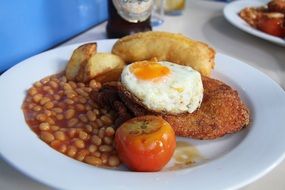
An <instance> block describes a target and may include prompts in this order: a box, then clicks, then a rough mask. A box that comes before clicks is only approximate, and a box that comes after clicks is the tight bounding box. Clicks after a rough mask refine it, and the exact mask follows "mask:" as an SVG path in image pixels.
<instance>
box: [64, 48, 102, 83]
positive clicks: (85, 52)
mask: <svg viewBox="0 0 285 190" xmlns="http://www.w3.org/2000/svg"><path fill="white" fill-rule="evenodd" d="M96 52H97V43H87V44H83V45H81V46H79V47H78V48H76V49H75V50H74V51H73V53H72V56H71V58H70V60H69V61H68V64H67V66H66V69H65V75H66V78H67V79H68V80H78V81H81V78H82V76H81V74H80V73H82V72H81V71H82V70H84V67H85V65H86V64H87V62H88V60H89V59H90V58H91V57H92V55H94V54H96Z"/></svg>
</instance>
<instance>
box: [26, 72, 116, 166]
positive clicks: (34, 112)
mask: <svg viewBox="0 0 285 190" xmlns="http://www.w3.org/2000/svg"><path fill="white" fill-rule="evenodd" d="M98 88H101V84H100V83H99V82H97V81H95V80H91V81H90V82H89V83H86V84H84V83H77V82H74V81H67V79H66V77H65V76H63V75H62V74H60V75H53V76H50V77H45V78H43V79H41V80H40V81H37V82H35V83H34V85H33V86H32V87H31V88H30V89H28V91H27V96H26V98H25V101H24V103H23V111H24V115H25V119H26V121H27V123H28V125H29V126H30V128H31V129H32V130H33V131H34V132H35V133H36V134H37V135H38V136H39V138H40V139H42V140H43V141H44V142H45V143H47V144H48V145H49V146H51V147H52V148H54V149H55V150H57V151H59V152H61V153H63V154H65V155H67V156H69V157H71V158H74V159H76V160H79V161H82V162H85V163H87V164H91V165H95V166H108V167H116V166H118V165H120V160H119V158H118V156H117V153H116V150H115V149H114V146H113V142H114V139H113V138H114V134H115V130H114V127H113V121H114V118H113V117H112V114H111V113H110V111H108V110H106V109H104V108H100V107H99V106H98V105H97V104H96V103H95V102H94V101H93V100H92V99H91V98H90V92H91V91H92V89H98Z"/></svg>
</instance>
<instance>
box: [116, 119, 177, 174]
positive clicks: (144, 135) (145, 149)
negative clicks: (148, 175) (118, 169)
mask: <svg viewBox="0 0 285 190" xmlns="http://www.w3.org/2000/svg"><path fill="white" fill-rule="evenodd" d="M115 146H116V149H117V152H118V155H119V157H120V159H121V161H122V162H124V163H125V164H126V165H127V166H128V168H130V169H131V170H134V171H141V172H153V171H159V170H161V169H162V168H163V167H164V166H165V165H166V164H167V162H168V161H169V160H170V158H171V156H172V155H173V152H174V150H175V147H176V139H175V133H174V131H173V129H172V127H171V126H170V124H169V123H168V122H167V121H165V120H164V119H162V117H158V116H153V115H146V116H141V117H135V118H133V119H130V120H128V121H126V122H125V123H123V124H122V125H121V126H120V127H119V128H118V129H117V131H116V135H115Z"/></svg>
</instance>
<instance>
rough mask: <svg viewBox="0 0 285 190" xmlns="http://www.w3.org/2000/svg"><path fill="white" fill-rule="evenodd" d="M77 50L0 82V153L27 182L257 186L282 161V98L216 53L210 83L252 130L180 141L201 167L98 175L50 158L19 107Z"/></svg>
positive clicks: (26, 66) (104, 47)
mask: <svg viewBox="0 0 285 190" xmlns="http://www.w3.org/2000/svg"><path fill="white" fill-rule="evenodd" d="M113 43H114V41H113V40H103V41H98V46H99V51H110V49H111V47H112V45H113ZM78 46H79V44H76V45H71V46H66V47H62V48H57V49H54V50H51V51H48V52H45V53H42V54H39V55H37V56H34V57H32V58H30V59H28V60H26V61H23V62H21V63H19V64H17V65H16V66H14V67H13V68H11V69H10V70H8V71H7V72H6V73H4V74H3V75H2V76H1V78H0V92H1V93H0V105H1V106H0V113H1V114H0V121H1V124H0V151H1V154H2V156H3V157H4V158H5V159H6V160H7V161H8V162H10V163H11V164H12V165H14V166H15V167H16V168H18V169H19V170H20V171H22V172H24V173H25V174H26V175H29V176H31V177H32V178H34V179H36V180H38V181H41V182H42V183H45V184H47V185H50V186H53V187H56V188H59V189H91V188H95V189H102V188H103V189H133V188H134V189H149V188H151V189H156V190H159V189H163V190H166V189H172V190H173V189H189V188H190V187H191V188H192V189H229V188H239V187H241V186H244V185H246V184H248V183H250V182H252V181H254V180H256V179H257V178H259V177H261V176H263V175H264V174H265V173H267V172H268V171H270V170H271V169H272V168H273V167H275V166H276V165H277V164H278V163H280V162H281V160H282V159H283V158H284V152H285V138H284V134H285V128H284V125H285V120H284V118H285V117H284V113H285V94H284V91H283V90H282V89H281V88H280V87H279V86H278V85H277V84H276V83H275V82H273V81H272V80H271V79H270V78H268V77H267V76H265V75H264V74H262V73H260V72H259V71H257V70H255V69H254V68H252V67H250V66H248V65H247V64H244V63H242V62H240V61H238V60H236V59H233V58H231V57H228V56H226V55H222V54H217V58H216V63H217V64H216V68H215V70H214V73H213V76H214V77H215V78H218V79H220V80H222V81H224V82H226V83H228V84H230V85H231V86H232V87H234V88H235V89H237V90H238V92H239V94H240V95H241V97H242V99H243V100H244V101H245V102H246V104H247V105H248V106H249V107H250V110H251V124H250V127H249V128H248V129H246V130H242V131H241V132H239V133H236V134H233V135H227V136H225V137H223V138H220V139H218V140H213V141H199V140H191V139H189V138H179V139H178V140H183V141H189V142H191V143H192V144H194V145H195V146H196V147H197V148H198V149H199V151H200V152H201V154H202V156H203V157H204V158H206V161H204V162H200V163H198V164H197V165H196V166H193V167H191V168H187V169H182V170H177V171H161V172H157V173H137V172H130V171H120V170H110V169H102V168H97V167H94V166H91V165H87V164H84V163H81V162H78V161H76V160H73V159H70V158H68V157H67V156H64V155H62V154H60V153H58V152H56V151H55V150H53V149H52V148H50V147H49V146H47V145H46V144H45V143H44V142H42V141H41V140H39V139H38V138H37V136H36V135H35V134H34V133H33V132H32V131H31V130H30V129H29V127H28V126H27V124H26V123H25V120H24V116H23V113H22V110H21V105H22V102H23V99H24V96H25V93H26V89H28V88H29V87H30V86H31V85H32V84H33V82H35V81H37V80H39V79H41V78H43V77H45V76H47V75H51V74H54V73H58V72H60V71H62V70H63V69H64V67H65V65H66V62H67V60H68V59H69V57H70V55H71V53H72V51H73V50H74V49H75V48H76V47H78Z"/></svg>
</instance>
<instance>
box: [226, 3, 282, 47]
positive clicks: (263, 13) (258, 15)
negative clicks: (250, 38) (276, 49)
mask: <svg viewBox="0 0 285 190" xmlns="http://www.w3.org/2000/svg"><path fill="white" fill-rule="evenodd" d="M268 2H270V1H266V0H265V1H262V0H244V1H233V2H231V3H229V4H228V5H226V6H225V8H224V16H225V18H226V19H227V20H228V21H229V22H230V23H231V24H233V25H234V26H236V27H237V28H239V29H241V30H243V31H245V32H248V33H250V34H252V35H254V36H257V37H259V38H262V39H265V40H268V41H270V42H273V43H276V44H279V45H282V46H285V27H284V23H285V22H284V13H285V3H284V1H283V2H282V1H281V4H283V5H280V6H282V7H280V10H279V9H278V10H276V7H275V4H273V5H274V6H267V3H268ZM277 2H279V0H277ZM277 5H278V6H279V4H277ZM272 7H273V8H272ZM277 8H279V7H277ZM241 11H243V12H242V13H241ZM240 13H241V14H240ZM241 16H242V17H241ZM282 25H283V26H282Z"/></svg>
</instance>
